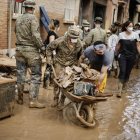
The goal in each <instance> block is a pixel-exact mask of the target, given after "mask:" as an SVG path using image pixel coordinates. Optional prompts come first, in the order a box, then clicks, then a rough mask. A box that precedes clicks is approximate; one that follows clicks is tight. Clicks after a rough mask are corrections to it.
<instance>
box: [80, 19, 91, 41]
mask: <svg viewBox="0 0 140 140" xmlns="http://www.w3.org/2000/svg"><path fill="white" fill-rule="evenodd" d="M82 30H83V33H82V39H81V40H84V39H85V38H86V37H87V36H88V34H89V32H90V23H89V22H88V21H87V20H86V19H83V22H82Z"/></svg>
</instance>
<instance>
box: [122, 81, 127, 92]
mask: <svg viewBox="0 0 140 140" xmlns="http://www.w3.org/2000/svg"><path fill="white" fill-rule="evenodd" d="M122 92H123V93H126V92H127V82H125V83H123V87H122Z"/></svg>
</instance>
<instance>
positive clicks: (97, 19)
mask: <svg viewBox="0 0 140 140" xmlns="http://www.w3.org/2000/svg"><path fill="white" fill-rule="evenodd" d="M94 21H95V22H97V21H98V22H101V23H102V22H103V19H102V18H101V17H96V18H95V20H94Z"/></svg>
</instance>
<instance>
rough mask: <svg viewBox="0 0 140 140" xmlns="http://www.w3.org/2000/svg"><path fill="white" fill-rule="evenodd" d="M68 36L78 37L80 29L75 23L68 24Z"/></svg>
mask: <svg viewBox="0 0 140 140" xmlns="http://www.w3.org/2000/svg"><path fill="white" fill-rule="evenodd" d="M67 33H68V36H69V37H71V38H78V37H79V35H80V30H79V28H78V27H77V26H76V25H73V26H70V27H69V29H68V32H67Z"/></svg>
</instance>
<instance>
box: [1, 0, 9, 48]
mask: <svg viewBox="0 0 140 140" xmlns="http://www.w3.org/2000/svg"><path fill="white" fill-rule="evenodd" d="M7 46H8V0H4V1H3V0H1V1H0V49H4V48H7Z"/></svg>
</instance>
